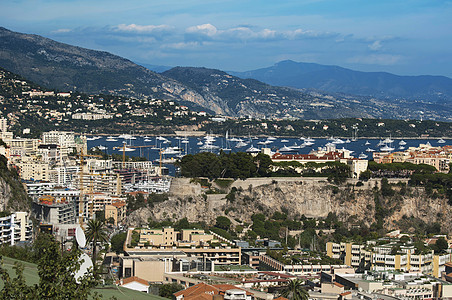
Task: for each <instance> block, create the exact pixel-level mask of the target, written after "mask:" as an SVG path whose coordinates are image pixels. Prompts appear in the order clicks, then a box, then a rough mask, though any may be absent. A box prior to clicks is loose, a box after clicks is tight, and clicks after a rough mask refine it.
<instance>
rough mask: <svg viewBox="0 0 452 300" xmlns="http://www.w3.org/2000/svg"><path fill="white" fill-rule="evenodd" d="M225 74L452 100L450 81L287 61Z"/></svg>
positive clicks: (375, 93)
mask: <svg viewBox="0 0 452 300" xmlns="http://www.w3.org/2000/svg"><path fill="white" fill-rule="evenodd" d="M229 74H231V75H234V76H238V77H240V78H253V79H257V80H260V81H262V82H265V83H268V84H271V85H277V86H288V87H293V88H298V89H306V88H313V89H318V90H322V91H325V92H332V93H345V94H353V95H363V96H371V97H378V98H405V99H418V100H425V101H433V102H440V103H447V102H450V101H451V100H452V79H451V78H448V77H445V76H429V75H422V76H398V75H394V74H390V73H385V72H360V71H354V70H350V69H346V68H342V67H338V66H327V65H320V64H315V63H303V62H294V61H291V60H285V61H281V62H279V63H277V64H275V65H274V66H271V67H268V68H262V69H257V70H252V71H246V72H229Z"/></svg>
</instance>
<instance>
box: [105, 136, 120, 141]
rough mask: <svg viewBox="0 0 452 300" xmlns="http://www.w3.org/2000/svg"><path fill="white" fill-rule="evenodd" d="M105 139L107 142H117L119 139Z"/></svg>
mask: <svg viewBox="0 0 452 300" xmlns="http://www.w3.org/2000/svg"><path fill="white" fill-rule="evenodd" d="M105 141H106V142H117V141H118V140H117V139H115V138H113V137H108V138H107V139H106V140H105Z"/></svg>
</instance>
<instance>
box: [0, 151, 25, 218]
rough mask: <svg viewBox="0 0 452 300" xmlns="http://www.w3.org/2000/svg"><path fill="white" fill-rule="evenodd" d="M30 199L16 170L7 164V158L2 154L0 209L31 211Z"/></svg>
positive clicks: (0, 164) (0, 166)
mask: <svg viewBox="0 0 452 300" xmlns="http://www.w3.org/2000/svg"><path fill="white" fill-rule="evenodd" d="M30 204H31V202H30V199H29V198H28V196H27V193H26V192H25V189H24V187H23V185H22V183H21V181H20V179H19V177H18V175H17V173H16V172H15V170H10V169H8V168H7V166H6V158H5V157H4V156H2V155H0V211H8V212H14V211H28V212H29V211H30Z"/></svg>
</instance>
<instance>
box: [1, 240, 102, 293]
mask: <svg viewBox="0 0 452 300" xmlns="http://www.w3.org/2000/svg"><path fill="white" fill-rule="evenodd" d="M33 251H34V259H35V260H36V261H37V264H38V265H37V269H38V275H39V282H38V283H35V284H33V285H27V282H26V280H25V277H24V275H23V273H24V265H23V264H21V263H19V262H16V263H15V264H14V267H13V269H15V273H16V276H15V278H14V277H11V275H10V273H9V272H8V270H7V269H5V268H4V267H3V265H2V266H0V277H1V280H2V282H3V288H2V290H1V291H0V295H1V298H2V299H87V298H88V296H89V295H90V294H91V290H92V288H94V287H95V285H96V281H95V279H94V277H93V275H92V274H88V275H85V276H84V277H82V278H81V279H80V282H79V283H77V282H76V280H75V278H74V276H73V275H72V274H74V273H75V272H76V271H77V270H78V269H79V267H80V263H79V262H78V258H79V256H80V250H78V249H77V248H74V249H72V250H71V251H69V252H63V253H61V251H60V245H59V244H58V243H57V242H56V241H55V238H54V237H53V236H51V235H48V234H44V233H41V234H39V235H38V238H37V239H36V241H35V243H34V245H33ZM95 298H96V299H98V298H99V297H98V296H96V295H95Z"/></svg>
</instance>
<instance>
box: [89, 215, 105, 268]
mask: <svg viewBox="0 0 452 300" xmlns="http://www.w3.org/2000/svg"><path fill="white" fill-rule="evenodd" d="M86 240H87V241H88V242H92V243H93V265H94V268H96V250H97V243H98V242H101V243H105V242H107V232H106V231H105V224H104V222H103V221H102V220H99V219H91V220H89V221H88V227H87V228H86Z"/></svg>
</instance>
